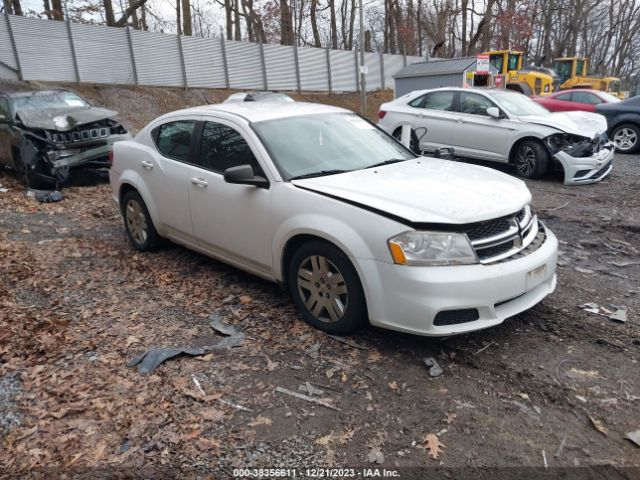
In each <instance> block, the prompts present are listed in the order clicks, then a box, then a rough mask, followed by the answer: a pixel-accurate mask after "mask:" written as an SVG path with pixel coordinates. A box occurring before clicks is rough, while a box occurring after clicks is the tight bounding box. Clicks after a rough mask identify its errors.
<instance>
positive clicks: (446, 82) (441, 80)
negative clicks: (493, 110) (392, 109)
mask: <svg viewBox="0 0 640 480" xmlns="http://www.w3.org/2000/svg"><path fill="white" fill-rule="evenodd" d="M490 68H491V73H492V74H495V73H497V70H496V69H495V67H493V65H492V66H491V67H490ZM475 69H476V58H475V57H464V58H451V59H437V60H430V61H428V62H421V63H412V64H411V65H407V66H406V67H404V68H403V69H402V70H400V71H399V72H398V73H396V74H395V75H394V76H393V79H394V84H395V86H394V88H395V96H396V98H397V97H400V96H402V95H404V94H406V93H409V92H412V91H414V90H423V89H426V88H438V87H461V86H462V82H463V79H464V73H465V72H467V71H474V70H475Z"/></svg>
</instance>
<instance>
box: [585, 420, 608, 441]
mask: <svg viewBox="0 0 640 480" xmlns="http://www.w3.org/2000/svg"><path fill="white" fill-rule="evenodd" d="M589 420H591V425H593V428H595V429H596V430H597V431H598V432H600V433H601V434H603V435H604V436H605V437H606V436H608V432H607V429H606V428H605V427H604V425H603V424H602V422H601V421H600V420H598V419H596V418H593V417H592V416H591V415H589Z"/></svg>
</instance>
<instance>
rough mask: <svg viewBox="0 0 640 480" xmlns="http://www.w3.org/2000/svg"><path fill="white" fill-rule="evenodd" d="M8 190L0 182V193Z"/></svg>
mask: <svg viewBox="0 0 640 480" xmlns="http://www.w3.org/2000/svg"><path fill="white" fill-rule="evenodd" d="M8 191H9V189H8V188H6V187H3V186H2V184H1V183H0V193H7V192H8Z"/></svg>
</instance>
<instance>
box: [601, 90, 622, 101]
mask: <svg viewBox="0 0 640 480" xmlns="http://www.w3.org/2000/svg"><path fill="white" fill-rule="evenodd" d="M598 95H600V98H602V99H604V100H606V101H607V103H615V102H621V101H622V100H620V99H619V98H618V97H616V96H615V95H611V94H610V93H607V92H598Z"/></svg>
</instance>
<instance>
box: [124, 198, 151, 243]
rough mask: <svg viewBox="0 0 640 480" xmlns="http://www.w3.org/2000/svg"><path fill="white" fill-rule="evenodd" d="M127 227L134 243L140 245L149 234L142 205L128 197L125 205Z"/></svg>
mask: <svg viewBox="0 0 640 480" xmlns="http://www.w3.org/2000/svg"><path fill="white" fill-rule="evenodd" d="M126 219H127V229H128V230H129V233H130V234H131V237H132V238H133V239H134V240H135V241H136V243H138V244H140V245H142V244H144V243H145V242H146V241H147V237H148V236H149V232H148V228H147V218H146V217H145V215H144V210H143V208H142V205H140V203H139V202H138V201H136V200H135V199H130V200H129V201H128V202H127V206H126Z"/></svg>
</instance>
